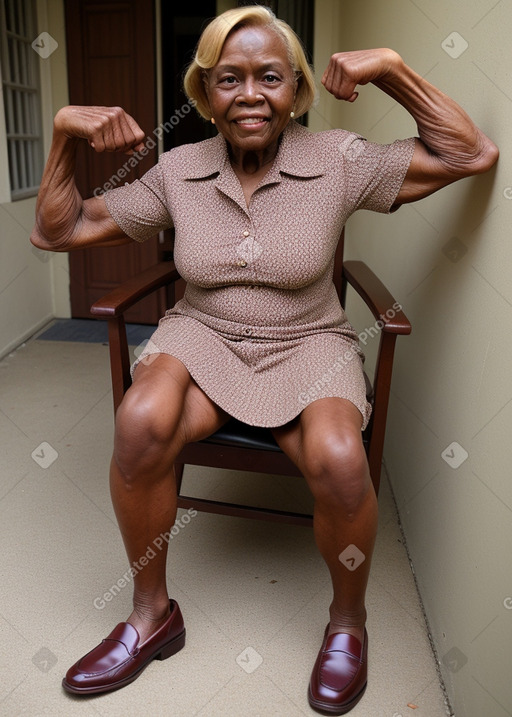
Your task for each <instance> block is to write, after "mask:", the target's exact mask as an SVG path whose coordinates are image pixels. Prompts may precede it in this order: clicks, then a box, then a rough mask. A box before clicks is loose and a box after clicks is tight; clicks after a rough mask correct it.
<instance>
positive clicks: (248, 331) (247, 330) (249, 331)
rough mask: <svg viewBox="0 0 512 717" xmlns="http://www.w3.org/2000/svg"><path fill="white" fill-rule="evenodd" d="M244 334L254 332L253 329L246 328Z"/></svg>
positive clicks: (248, 334)
mask: <svg viewBox="0 0 512 717" xmlns="http://www.w3.org/2000/svg"><path fill="white" fill-rule="evenodd" d="M244 334H245V335H246V336H250V335H251V334H252V329H244Z"/></svg>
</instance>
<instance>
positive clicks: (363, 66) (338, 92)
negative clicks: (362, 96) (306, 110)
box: [322, 48, 402, 102]
mask: <svg viewBox="0 0 512 717" xmlns="http://www.w3.org/2000/svg"><path fill="white" fill-rule="evenodd" d="M401 63H402V58H401V57H400V55H399V54H398V53H396V52H395V51H394V50H389V49H387V48H382V49H377V50H356V51H355V52H338V53H336V54H334V55H333V56H332V57H331V59H330V61H329V64H328V66H327V69H326V70H325V72H324V75H323V77H322V84H323V85H324V87H325V89H326V90H327V91H328V92H330V93H331V94H332V95H334V97H336V99H338V100H346V101H347V102H354V100H356V99H357V97H358V92H356V91H355V88H356V87H357V85H366V84H368V82H375V81H377V80H381V79H383V78H385V77H386V75H388V74H389V73H391V72H393V71H394V70H395V69H396V68H397V67H398V65H399V64H401Z"/></svg>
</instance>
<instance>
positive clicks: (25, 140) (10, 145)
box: [0, 0, 43, 200]
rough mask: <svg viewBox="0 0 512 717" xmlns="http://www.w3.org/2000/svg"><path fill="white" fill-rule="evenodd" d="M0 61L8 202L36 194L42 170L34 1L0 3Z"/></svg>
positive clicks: (4, 1) (4, 0)
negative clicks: (34, 47) (34, 46)
mask: <svg viewBox="0 0 512 717" xmlns="http://www.w3.org/2000/svg"><path fill="white" fill-rule="evenodd" d="M0 13H1V15H0V62H1V70H2V80H3V82H2V84H3V96H4V108H5V128H6V135H7V152H8V157H9V176H10V185H11V199H12V200H16V199H24V198H25V197H30V196H33V195H35V194H37V190H38V187H39V183H40V181H41V174H42V171H43V136H42V124H41V91H40V82H39V56H38V54H37V53H36V52H35V51H34V50H33V48H32V42H33V41H34V39H35V37H36V35H37V32H36V10H35V0H0Z"/></svg>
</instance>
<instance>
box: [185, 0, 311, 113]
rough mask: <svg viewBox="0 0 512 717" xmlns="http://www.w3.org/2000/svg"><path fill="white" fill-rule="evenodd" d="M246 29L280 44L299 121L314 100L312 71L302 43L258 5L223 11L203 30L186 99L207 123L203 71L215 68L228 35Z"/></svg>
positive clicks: (188, 76) (187, 79)
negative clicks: (266, 32)
mask: <svg viewBox="0 0 512 717" xmlns="http://www.w3.org/2000/svg"><path fill="white" fill-rule="evenodd" d="M250 26H252V27H268V28H270V29H271V30H274V31H275V32H276V33H277V34H278V35H279V36H280V37H281V38H282V40H283V41H284V43H285V45H286V48H287V50H288V59H289V61H290V66H291V68H292V70H293V72H294V73H295V75H296V77H297V93H296V97H295V105H294V108H293V109H294V113H295V117H300V116H301V115H303V114H304V113H305V112H307V111H308V110H309V109H310V108H311V106H312V104H313V102H314V100H315V97H316V85H315V77H314V75H313V71H312V69H311V67H310V66H309V64H308V61H307V58H306V53H305V52H304V48H303V46H302V43H301V41H300V39H299V38H298V37H297V35H296V34H295V32H294V31H293V30H292V28H291V27H290V26H289V25H288V24H287V23H286V22H284V20H279V19H278V18H277V17H276V16H275V15H274V13H273V12H272V11H271V10H269V8H266V7H264V6H262V5H249V6H247V7H239V8H234V9H232V10H227V11H226V12H224V13H222V15H218V16H217V17H216V18H214V19H213V20H212V21H211V22H210V23H209V25H207V26H206V28H205V29H204V30H203V32H202V34H201V37H200V38H199V42H198V44H197V48H196V53H195V56H194V59H193V60H192V62H191V63H190V65H189V66H188V68H187V71H186V73H185V77H184V81H183V86H184V89H185V93H186V95H187V97H188V98H189V100H190V101H191V102H193V103H194V106H195V108H196V109H197V111H198V112H199V114H200V115H201V117H204V118H205V119H210V117H211V111H210V105H209V102H208V97H207V95H206V89H205V86H204V73H205V70H210V69H211V68H212V67H215V65H216V64H217V62H218V61H219V57H220V56H221V53H222V49H223V47H224V43H225V42H226V40H227V38H228V36H229V35H230V33H231V32H233V31H235V30H238V29H239V28H242V27H250Z"/></svg>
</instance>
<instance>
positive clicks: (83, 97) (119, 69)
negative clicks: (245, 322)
mask: <svg viewBox="0 0 512 717" xmlns="http://www.w3.org/2000/svg"><path fill="white" fill-rule="evenodd" d="M65 10H66V38H67V47H68V73H69V95H70V103H71V104H76V105H106V106H114V105H119V106H121V107H123V108H124V109H125V110H126V111H127V112H128V113H129V114H131V115H132V116H133V117H134V118H135V119H136V121H137V122H138V123H139V125H140V126H141V127H142V129H143V130H144V131H145V132H146V134H147V135H151V133H152V131H153V129H154V128H155V127H156V125H157V122H156V99H155V98H156V92H155V41H154V9H153V0H123V2H98V1H96V2H92V1H91V0H65ZM127 160H128V157H127V155H124V154H117V153H105V154H98V153H96V152H94V151H93V150H92V149H91V148H89V147H88V146H87V144H86V143H85V142H83V143H82V144H81V146H80V147H79V150H78V155H77V169H76V182H77V186H78V188H79V190H80V191H81V193H82V196H84V197H90V196H92V195H93V194H95V193H96V195H97V194H98V193H100V192H101V191H102V189H101V188H102V187H103V185H104V184H105V183H106V182H107V181H109V180H111V179H112V178H114V180H113V181H114V182H116V183H117V184H120V183H124V182H127V181H128V182H131V181H133V180H134V179H136V178H139V177H141V176H142V174H144V172H146V171H147V170H148V169H149V168H150V167H152V166H153V165H154V164H155V162H156V160H157V157H156V151H155V149H153V150H150V151H149V153H148V155H146V157H145V158H142V159H141V161H140V162H139V163H138V164H137V166H136V167H129V166H128V165H126V162H127ZM123 165H126V167H127V171H126V175H125V176H122V175H123V171H122V169H121V168H122V167H123ZM119 170H121V172H120V173H119V174H118V172H119ZM95 190H96V192H95ZM69 258H70V293H71V310H72V316H73V317H75V318H90V313H89V308H90V306H91V304H93V303H94V301H96V300H97V299H98V298H100V297H101V296H102V295H103V294H105V293H106V292H107V291H109V290H110V289H112V288H114V287H115V286H117V285H118V284H119V283H120V282H122V281H123V280H125V279H127V278H129V277H131V276H133V275H134V274H137V273H138V272H139V271H141V270H142V269H144V268H146V267H148V266H151V265H153V264H155V263H157V262H158V261H159V260H160V255H159V244H158V238H157V237H156V236H155V237H154V238H152V239H150V240H149V241H147V242H145V243H144V244H142V245H140V244H136V243H135V242H134V243H132V244H130V245H127V246H122V247H112V248H91V249H85V250H83V251H78V252H71V253H70V257H69ZM165 308H166V307H165V298H164V294H163V292H161V293H160V294H157V295H154V296H151V297H148V298H147V299H145V300H144V301H143V302H141V303H140V304H139V305H138V306H137V307H136V308H135V309H132V310H131V311H130V312H129V313H128V314H127V320H128V321H131V322H138V323H149V324H155V323H157V321H158V319H159V317H160V316H161V315H162V313H163V312H164V310H165Z"/></svg>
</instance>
